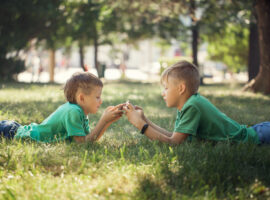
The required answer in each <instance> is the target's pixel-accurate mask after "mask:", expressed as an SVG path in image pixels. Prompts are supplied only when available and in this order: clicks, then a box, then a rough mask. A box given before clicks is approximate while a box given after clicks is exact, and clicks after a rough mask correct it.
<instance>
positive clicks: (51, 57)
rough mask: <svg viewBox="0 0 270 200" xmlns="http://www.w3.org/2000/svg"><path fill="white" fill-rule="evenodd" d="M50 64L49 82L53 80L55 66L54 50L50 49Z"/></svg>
mask: <svg viewBox="0 0 270 200" xmlns="http://www.w3.org/2000/svg"><path fill="white" fill-rule="evenodd" d="M49 54H50V66H49V73H50V82H52V83H53V82H54V68H55V50H54V49H50V50H49Z"/></svg>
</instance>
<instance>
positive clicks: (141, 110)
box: [134, 105, 146, 121]
mask: <svg viewBox="0 0 270 200" xmlns="http://www.w3.org/2000/svg"><path fill="white" fill-rule="evenodd" d="M134 108H135V110H139V113H140V114H141V117H142V118H143V120H144V121H146V117H145V116H144V112H143V109H142V107H140V106H137V105H135V106H134Z"/></svg>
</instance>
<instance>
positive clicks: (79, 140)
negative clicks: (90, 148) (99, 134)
mask: <svg viewBox="0 0 270 200" xmlns="http://www.w3.org/2000/svg"><path fill="white" fill-rule="evenodd" d="M73 139H74V140H75V141H76V142H77V143H84V142H85V136H73Z"/></svg>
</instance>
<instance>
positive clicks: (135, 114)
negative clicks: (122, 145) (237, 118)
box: [123, 102, 146, 130]
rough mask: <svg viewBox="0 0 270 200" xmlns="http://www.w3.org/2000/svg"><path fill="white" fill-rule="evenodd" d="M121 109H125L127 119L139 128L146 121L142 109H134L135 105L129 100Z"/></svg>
mask: <svg viewBox="0 0 270 200" xmlns="http://www.w3.org/2000/svg"><path fill="white" fill-rule="evenodd" d="M123 109H124V110H125V111H126V116H127V118H128V121H129V122H130V123H131V124H133V125H134V126H135V127H136V128H138V129H139V130H140V129H141V128H142V127H143V125H144V124H145V123H146V122H145V120H144V119H143V116H144V115H143V111H142V110H141V109H136V107H135V106H133V105H132V104H131V103H129V102H128V103H126V106H124V107H123Z"/></svg>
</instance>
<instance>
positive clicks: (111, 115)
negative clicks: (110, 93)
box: [101, 104, 123, 124]
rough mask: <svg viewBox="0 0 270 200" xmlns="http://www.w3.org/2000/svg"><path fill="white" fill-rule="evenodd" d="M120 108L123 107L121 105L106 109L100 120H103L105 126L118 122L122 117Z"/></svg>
mask: <svg viewBox="0 0 270 200" xmlns="http://www.w3.org/2000/svg"><path fill="white" fill-rule="evenodd" d="M120 107H123V104H119V105H117V106H109V107H107V108H106V109H105V111H104V112H103V114H102V116H101V118H102V120H104V121H105V123H106V124H107V123H113V122H115V121H117V120H119V119H120V118H121V117H122V115H123V111H122V110H120V109H119V108H120Z"/></svg>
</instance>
